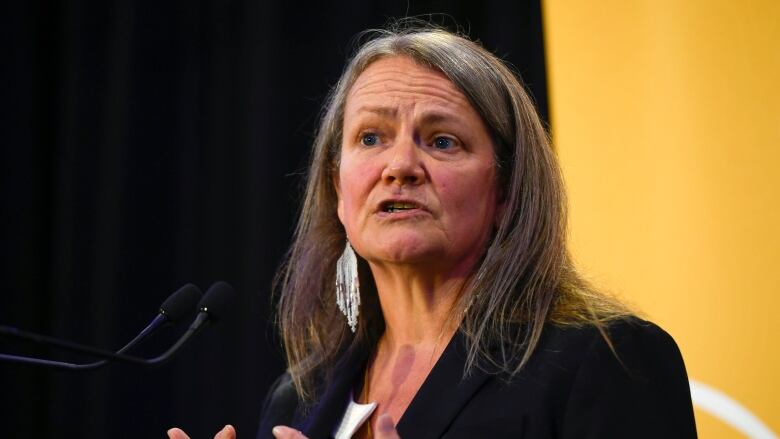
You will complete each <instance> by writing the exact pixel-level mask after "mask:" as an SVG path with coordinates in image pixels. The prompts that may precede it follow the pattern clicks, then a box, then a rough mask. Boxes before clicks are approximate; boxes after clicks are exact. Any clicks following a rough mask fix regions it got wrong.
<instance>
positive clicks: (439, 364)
mask: <svg viewBox="0 0 780 439" xmlns="http://www.w3.org/2000/svg"><path fill="white" fill-rule="evenodd" d="M308 178H309V179H308V185H307V190H306V197H305V200H304V203H303V207H302V210H301V215H300V220H299V224H298V227H297V230H296V235H295V240H294V243H293V245H292V249H291V251H290V254H289V258H288V260H287V263H286V264H285V266H284V267H283V269H282V271H281V277H280V286H281V291H282V294H281V301H280V311H279V322H280V326H281V331H282V334H283V337H284V343H285V349H286V352H287V360H288V363H289V369H288V372H287V373H285V374H284V375H283V376H282V377H281V378H279V380H277V382H276V384H275V385H274V386H273V387H272V389H271V391H270V392H269V395H268V397H267V399H266V402H265V405H264V409H263V417H262V420H261V424H260V431H259V435H258V437H260V438H265V437H272V436H271V435H272V434H273V437H276V438H301V437H309V438H312V439H314V438H324V437H331V436H335V437H337V438H342V437H343V438H346V437H360V438H370V437H377V438H395V437H402V438H405V439H409V438H417V437H419V438H431V437H448V438H461V437H462V438H472V437H532V438H536V437H695V435H696V432H695V425H694V421H693V411H692V408H691V401H690V394H689V391H688V384H687V378H686V375H685V368H684V365H683V362H682V358H681V356H680V353H679V350H678V349H677V347H676V345H675V344H674V341H673V340H672V339H671V337H669V336H668V335H667V334H666V333H665V332H663V331H662V330H661V329H660V328H658V327H657V326H655V325H653V324H651V323H649V322H645V321H642V320H640V319H638V318H635V317H632V316H631V315H630V313H629V312H628V311H627V310H626V309H625V308H624V307H623V306H622V305H621V304H620V303H618V302H617V301H614V300H612V299H610V298H608V297H606V296H604V295H602V294H600V293H598V292H597V291H594V290H593V289H591V288H590V287H589V286H588V285H587V283H586V282H584V281H583V280H582V278H581V277H580V276H579V275H578V273H577V272H576V271H575V269H574V267H573V265H572V262H571V259H570V257H569V255H568V253H567V249H566V212H565V196H564V191H563V184H562V181H561V175H560V171H559V169H558V166H557V162H556V158H555V155H554V152H553V151H552V149H551V147H550V145H549V142H548V139H547V136H546V133H545V130H544V128H543V126H542V123H541V121H540V120H539V117H538V115H537V114H536V111H535V109H534V106H533V104H532V102H531V99H530V98H529V97H528V95H527V94H526V92H525V91H524V89H523V87H522V85H521V84H520V83H519V82H518V80H517V79H516V77H515V75H514V74H513V73H512V72H511V71H510V70H509V69H508V68H507V67H506V66H505V65H504V64H503V63H502V62H501V61H500V60H498V59H497V58H496V57H495V56H493V55H492V54H490V53H489V52H488V51H486V50H485V49H483V48H481V47H480V46H479V45H477V44H475V43H473V42H471V41H469V40H467V39H465V38H462V37H460V36H457V35H454V34H452V33H449V32H446V31H444V30H439V29H431V28H422V29H420V28H415V29H402V30H394V31H385V32H380V33H378V34H377V35H376V36H375V37H374V38H372V39H371V40H370V41H368V42H366V43H365V44H363V45H362V47H361V48H360V49H359V50H358V51H357V53H356V55H355V56H354V57H353V59H352V60H351V61H350V63H349V64H348V66H347V68H346V69H345V71H344V73H343V75H342V77H341V79H340V80H339V82H338V84H337V85H336V87H335V88H334V90H333V92H332V94H331V97H330V99H329V100H328V103H327V105H326V111H325V113H324V115H323V118H322V122H321V126H320V130H319V132H318V135H317V138H316V140H315V143H314V151H313V156H312V162H311V166H310V169H309V176H308ZM353 250H354V253H353ZM175 434H178V433H172V437H176V436H175ZM233 434H234V433H233V431H232V429H231V428H229V427H228V428H226V430H223V432H220V435H222V437H232V436H233Z"/></svg>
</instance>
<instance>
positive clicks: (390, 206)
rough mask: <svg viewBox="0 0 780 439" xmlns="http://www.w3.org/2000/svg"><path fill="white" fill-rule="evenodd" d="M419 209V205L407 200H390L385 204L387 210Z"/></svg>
mask: <svg viewBox="0 0 780 439" xmlns="http://www.w3.org/2000/svg"><path fill="white" fill-rule="evenodd" d="M408 209H417V205H416V204H414V203H405V202H395V201H394V202H390V203H387V204H386V205H385V209H384V211H385V212H396V211H399V210H408Z"/></svg>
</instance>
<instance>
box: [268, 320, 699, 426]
mask: <svg viewBox="0 0 780 439" xmlns="http://www.w3.org/2000/svg"><path fill="white" fill-rule="evenodd" d="M609 334H610V338H611V341H612V343H613V345H614V347H615V350H616V352H617V354H618V356H617V357H616V356H615V354H614V353H613V352H612V351H611V350H610V348H609V346H608V344H607V343H606V342H605V340H604V338H603V337H602V336H601V335H600V333H599V332H598V331H597V330H596V329H595V328H593V327H584V328H560V327H556V326H553V325H549V326H548V327H546V328H545V331H544V334H543V335H542V339H541V341H540V344H539V345H538V347H537V348H536V352H534V354H533V355H532V357H531V360H530V361H529V362H528V363H527V365H526V366H525V367H524V368H523V369H522V371H521V372H520V373H519V374H518V375H516V376H515V377H514V378H513V379H512V380H511V381H510V382H507V380H506V377H505V376H501V375H496V374H490V373H487V372H485V371H480V370H476V371H474V372H473V373H472V374H471V375H470V376H468V377H466V378H465V379H464V378H463V377H462V375H463V367H464V364H465V348H464V340H463V337H462V335H460V333H456V335H455V336H454V337H453V339H452V340H451V341H450V343H449V344H448V346H447V348H446V349H445V350H444V352H443V353H442V356H441V357H440V359H439V361H438V362H437V363H436V364H435V365H434V368H433V369H432V370H431V373H430V374H429V375H428V377H427V379H426V380H425V382H424V383H423V384H422V386H421V387H420V390H419V391H418V392H417V394H416V395H415V397H414V399H413V400H412V402H411V403H410V404H409V407H408V408H407V409H406V412H404V414H403V416H402V417H401V419H400V420H399V422H398V425H397V426H396V428H397V430H398V433H399V435H400V436H401V438H402V439H414V438H450V439H454V438H695V437H696V426H695V423H694V418H693V407H692V405H691V395H690V390H689V387H688V378H687V376H686V373H685V365H684V364H683V360H682V356H681V355H680V351H679V349H678V348H677V345H676V344H675V342H674V340H672V338H671V337H670V336H669V334H667V333H666V332H664V331H663V330H662V329H661V328H659V327H658V326H656V325H654V324H652V323H650V322H646V321H643V320H639V319H629V320H624V321H620V322H618V323H614V324H612V325H610V327H609ZM367 357H368V352H354V353H353V354H351V355H345V356H344V357H343V358H342V359H341V361H340V363H339V366H338V370H337V372H336V373H335V377H334V379H333V380H332V381H331V383H330V384H329V385H327V386H324V388H323V390H322V392H321V393H319V394H320V395H321V396H320V397H319V398H318V399H317V401H316V402H315V403H314V404H313V405H312V406H310V407H308V409H305V408H304V407H302V406H301V404H299V401H298V399H297V396H296V394H295V390H294V388H293V386H292V383H291V381H290V376H289V375H288V374H284V375H282V376H281V377H280V378H279V379H278V380H277V381H276V383H275V384H274V385H273V386H272V388H271V390H270V391H269V393H268V396H267V397H266V401H265V403H264V408H263V415H262V419H261V421H260V430H259V432H258V436H257V437H258V439H265V438H272V437H273V435H272V434H271V429H272V428H273V427H274V426H275V425H280V424H282V425H288V426H292V427H294V428H296V429H299V430H301V431H303V432H304V433H305V434H306V436H308V437H309V438H310V439H319V438H330V437H332V432H333V431H335V429H336V427H337V426H338V424H339V422H340V421H341V418H342V416H343V413H344V410H345V409H346V405H347V402H348V399H349V395H350V390H351V389H352V388H354V387H355V384H356V383H358V382H360V380H361V379H362V374H363V370H364V367H365V364H366V360H367Z"/></svg>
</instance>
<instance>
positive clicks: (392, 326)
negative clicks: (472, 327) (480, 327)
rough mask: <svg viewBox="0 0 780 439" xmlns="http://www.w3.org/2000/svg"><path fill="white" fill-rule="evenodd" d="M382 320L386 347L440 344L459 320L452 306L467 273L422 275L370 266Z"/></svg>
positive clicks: (460, 291) (392, 349) (447, 337)
mask: <svg viewBox="0 0 780 439" xmlns="http://www.w3.org/2000/svg"><path fill="white" fill-rule="evenodd" d="M372 274H373V276H374V282H375V284H376V287H377V293H378V295H379V302H380V306H381V307H382V314H383V316H384V320H385V334H384V335H383V339H384V340H383V341H384V343H386V348H388V349H390V350H391V351H396V350H398V349H400V348H401V347H408V346H410V345H411V346H425V345H429V344H431V343H433V344H436V345H438V344H440V343H441V341H442V339H444V340H445V341H446V340H449V339H450V336H451V335H452V334H453V333H454V332H455V329H457V326H458V324H460V319H459V318H457V317H456V316H455V315H454V314H453V310H454V309H455V307H456V305H457V301H458V299H459V298H460V295H461V293H462V289H463V286H464V283H465V281H466V277H465V276H463V275H461V274H459V273H452V274H450V275H441V274H438V275H436V276H425V275H421V274H420V273H418V272H409V271H406V270H397V269H393V268H388V267H375V266H372Z"/></svg>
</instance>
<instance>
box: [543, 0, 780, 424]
mask: <svg viewBox="0 0 780 439" xmlns="http://www.w3.org/2000/svg"><path fill="white" fill-rule="evenodd" d="M543 7H544V20H545V22H544V25H545V40H546V44H547V60H548V72H549V84H550V109H551V125H552V134H553V140H554V142H555V144H556V147H557V149H558V151H559V154H560V158H561V162H562V165H563V168H564V174H565V177H566V180H567V185H568V189H569V195H570V206H571V241H572V246H573V251H574V254H575V258H576V259H577V260H578V262H579V264H580V265H581V266H582V268H583V269H584V270H585V272H586V273H589V274H590V275H591V277H592V278H593V279H594V281H595V282H596V283H597V284H599V285H601V286H603V287H605V288H606V289H608V290H612V291H614V292H616V293H617V294H619V295H620V296H622V297H624V298H625V299H626V300H627V301H628V302H629V303H632V304H634V305H635V306H636V307H637V308H638V309H639V310H641V311H643V312H644V314H645V315H646V317H647V318H649V319H651V320H653V321H655V322H657V323H659V324H660V325H661V326H663V327H664V328H665V329H667V330H668V331H669V332H670V333H671V334H672V335H673V336H674V337H675V339H676V340H677V342H678V344H679V345H680V348H681V349H682V352H683V356H684V357H685V360H686V364H687V367H688V372H689V376H690V378H691V379H693V380H697V381H700V382H702V383H705V384H706V385H708V386H711V387H714V388H716V389H717V390H719V391H720V392H723V393H724V394H725V395H727V396H728V397H730V398H731V399H733V400H734V401H736V402H737V403H739V404H740V405H741V406H742V407H744V408H745V409H747V410H749V412H750V413H751V414H752V415H754V416H755V417H756V418H757V419H759V420H760V421H761V422H763V424H764V427H766V428H768V429H771V431H773V432H774V435H777V433H778V432H780V377H778V376H779V375H780V373H779V372H778V371H780V352H779V348H778V346H780V342H778V336H779V335H780V329H778V323H777V321H778V320H780V319H778V318H775V315H777V314H778V313H780V85H779V84H780V2H777V1H742V2H734V1H723V0H717V1H703V0H689V1H617V0H606V1H601V2H586V1H565V0H545V1H544V2H543ZM727 422H728V421H726V420H719V418H717V417H714V416H710V415H709V414H706V413H705V412H703V411H702V410H701V409H698V408H697V424H698V427H699V432H700V435H701V437H740V436H739V434H738V433H736V431H737V429H734V428H732V427H729V426H727V425H725V423H727ZM728 432H731V433H728Z"/></svg>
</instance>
